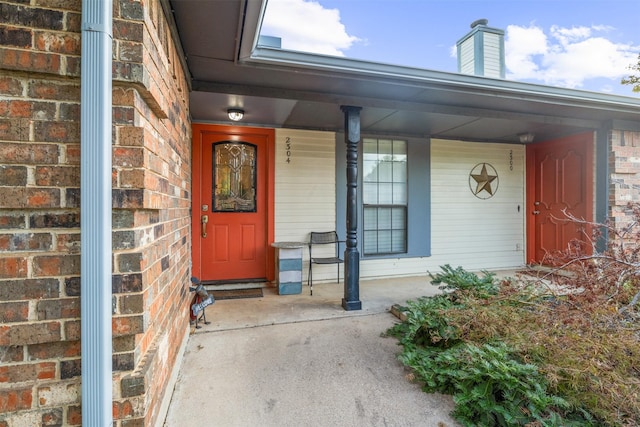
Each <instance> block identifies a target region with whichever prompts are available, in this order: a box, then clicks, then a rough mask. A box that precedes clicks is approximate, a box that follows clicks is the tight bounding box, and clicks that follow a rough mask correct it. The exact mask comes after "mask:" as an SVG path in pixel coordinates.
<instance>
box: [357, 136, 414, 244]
mask: <svg viewBox="0 0 640 427" xmlns="http://www.w3.org/2000/svg"><path fill="white" fill-rule="evenodd" d="M362 163H363V164H362V170H363V183H362V193H363V194H362V203H363V214H364V221H363V223H364V224H363V231H364V235H363V251H364V255H382V254H394V253H406V252H407V141H404V140H396V139H374V138H365V139H363V160H362Z"/></svg>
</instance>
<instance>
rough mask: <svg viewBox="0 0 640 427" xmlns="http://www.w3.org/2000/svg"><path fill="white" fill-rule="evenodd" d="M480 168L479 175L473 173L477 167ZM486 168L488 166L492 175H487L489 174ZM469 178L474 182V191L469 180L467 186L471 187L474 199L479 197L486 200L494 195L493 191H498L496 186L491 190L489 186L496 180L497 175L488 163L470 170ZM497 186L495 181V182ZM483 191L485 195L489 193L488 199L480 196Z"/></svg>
mask: <svg viewBox="0 0 640 427" xmlns="http://www.w3.org/2000/svg"><path fill="white" fill-rule="evenodd" d="M480 166H482V168H481V170H480V173H479V174H478V173H474V171H477V169H478V167H480ZM487 166H489V168H491V170H492V173H493V175H491V174H489V172H488V171H487ZM469 176H470V177H471V178H473V180H474V181H475V189H474V188H473V187H472V186H471V184H472V182H471V180H469V186H470V187H471V191H472V192H473V194H474V195H475V196H476V197H479V198H481V199H483V198H484V199H488V198H489V197H492V196H493V195H494V192H495V190H497V189H498V187H497V185H495V188H492V186H491V184H492V183H493V182H494V181H495V180H496V179H498V173H497V172H496V170H495V169H494V167H493V166H491V165H490V164H488V163H480V164H477V165H476V166H475V167H474V168H473V169H472V170H471V174H470V175H469ZM496 184H497V181H496ZM483 191H486V192H487V193H489V196H488V197H482V195H481V194H480V193H482V192H483Z"/></svg>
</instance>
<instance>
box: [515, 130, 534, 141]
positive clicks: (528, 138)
mask: <svg viewBox="0 0 640 427" xmlns="http://www.w3.org/2000/svg"><path fill="white" fill-rule="evenodd" d="M534 137H535V135H534V134H532V133H531V132H525V133H519V134H518V138H520V142H522V143H523V144H528V143H530V142H533V138H534Z"/></svg>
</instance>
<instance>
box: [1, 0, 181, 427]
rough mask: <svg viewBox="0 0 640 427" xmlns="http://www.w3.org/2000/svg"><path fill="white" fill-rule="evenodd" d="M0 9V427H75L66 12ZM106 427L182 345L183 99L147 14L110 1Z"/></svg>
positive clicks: (71, 109)
mask: <svg viewBox="0 0 640 427" xmlns="http://www.w3.org/2000/svg"><path fill="white" fill-rule="evenodd" d="M40 3H41V2H27V3H25V2H22V1H20V2H0V426H7V427H17V426H34V425H81V422H82V421H81V407H80V404H81V401H80V373H81V366H80V341H79V340H80V325H81V321H82V320H81V317H80V300H79V298H80V215H81V212H80V201H79V197H80V188H79V187H80V168H79V165H80V124H79V117H80V105H79V99H80V80H79V76H80V61H79V60H80V25H81V13H80V12H81V11H80V7H81V3H80V1H78V0H59V1H56V2H44V3H42V4H44V5H47V6H39V5H38V4H40ZM113 35H114V43H113V49H114V50H113V78H114V89H113V173H112V182H113V235H112V237H113V251H114V255H113V269H114V271H113V281H112V284H111V286H112V292H113V308H114V310H113V318H112V324H113V352H114V353H113V378H114V387H113V392H114V402H113V414H114V426H146V425H154V424H155V423H156V422H157V421H158V418H159V417H160V416H161V414H160V407H161V402H162V399H163V397H164V393H165V390H166V389H167V382H168V380H169V377H170V375H171V374H172V369H173V366H174V365H175V361H176V358H177V357H179V356H180V355H179V354H178V352H179V349H180V348H181V345H182V344H183V341H184V340H185V339H186V332H187V330H188V312H187V306H188V301H187V300H188V299H189V295H188V292H187V287H188V283H189V276H190V258H191V253H190V246H189V241H190V238H189V232H190V220H189V209H190V199H191V195H190V191H191V178H190V171H191V153H190V146H191V142H190V129H191V125H190V122H189V112H188V100H187V97H188V89H187V87H186V80H185V75H184V72H183V70H182V69H181V67H180V62H179V61H178V60H177V54H176V51H175V46H174V44H173V41H172V38H171V34H170V33H169V31H168V27H167V25H166V22H165V18H164V15H163V10H162V8H161V7H160V4H159V2H158V0H152V1H150V2H144V3H141V2H138V1H128V0H124V1H118V0H115V1H114V22H113Z"/></svg>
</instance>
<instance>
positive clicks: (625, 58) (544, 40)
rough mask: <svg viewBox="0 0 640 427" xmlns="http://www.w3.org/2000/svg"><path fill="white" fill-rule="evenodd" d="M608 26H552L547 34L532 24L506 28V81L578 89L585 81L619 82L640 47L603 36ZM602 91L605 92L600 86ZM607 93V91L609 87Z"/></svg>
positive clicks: (609, 28)
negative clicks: (606, 80) (539, 83)
mask: <svg viewBox="0 0 640 427" xmlns="http://www.w3.org/2000/svg"><path fill="white" fill-rule="evenodd" d="M611 29H612V28H611V27H606V26H592V27H584V26H581V27H571V28H565V27H559V26H552V27H551V28H550V29H549V32H548V34H546V33H545V32H544V30H543V29H542V28H540V27H538V26H536V25H533V24H532V25H530V26H529V27H522V26H517V25H509V26H508V27H507V30H506V36H505V62H506V66H507V78H508V79H512V80H537V81H540V82H542V83H544V84H547V85H553V86H563V87H568V88H580V87H582V86H583V85H584V84H585V81H586V80H590V79H597V78H605V79H609V80H610V81H609V83H610V82H611V81H614V80H615V81H616V83H618V82H619V80H620V78H622V77H624V76H626V75H628V74H629V65H630V64H632V63H634V62H635V60H636V58H637V55H638V53H637V52H638V50H639V49H640V47H638V46H632V45H630V44H625V43H615V42H613V41H611V40H608V39H607V38H605V37H604V36H603V33H606V32H608V31H610V30H611ZM602 90H605V91H606V90H607V89H606V87H605V86H603V88H602ZM609 90H610V88H609Z"/></svg>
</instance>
